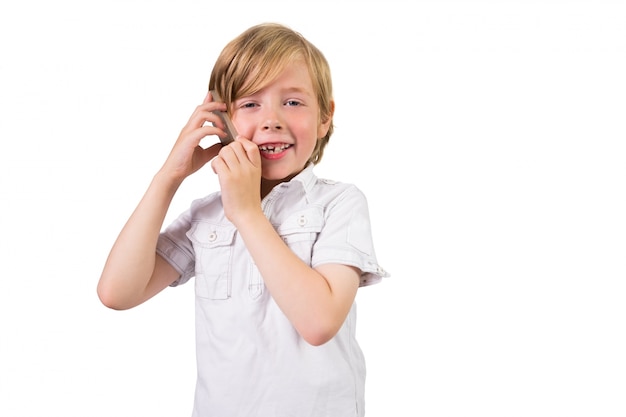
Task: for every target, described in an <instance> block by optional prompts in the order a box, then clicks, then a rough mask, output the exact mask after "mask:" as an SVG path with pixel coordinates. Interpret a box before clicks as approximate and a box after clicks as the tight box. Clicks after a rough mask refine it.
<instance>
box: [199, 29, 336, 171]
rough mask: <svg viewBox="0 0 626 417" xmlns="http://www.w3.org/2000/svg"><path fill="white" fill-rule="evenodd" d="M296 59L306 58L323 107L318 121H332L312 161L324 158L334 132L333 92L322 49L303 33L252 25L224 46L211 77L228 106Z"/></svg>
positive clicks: (210, 85)
mask: <svg viewBox="0 0 626 417" xmlns="http://www.w3.org/2000/svg"><path fill="white" fill-rule="evenodd" d="M296 59H304V62H305V64H306V65H307V67H308V70H309V74H310V75H311V81H312V83H313V89H314V92H315V94H316V95H317V102H318V104H319V108H320V116H319V117H320V118H319V122H320V123H321V122H327V121H328V120H329V119H330V124H329V128H328V132H327V133H326V136H324V137H323V138H319V139H318V141H317V144H316V146H315V149H314V150H313V153H312V155H311V157H310V158H309V161H310V162H313V163H314V164H317V163H318V162H319V161H320V160H321V159H322V154H323V152H324V148H325V147H326V144H327V143H328V140H329V139H330V136H331V134H332V132H333V122H332V115H333V92H332V79H331V75H330V67H329V65H328V62H327V61H326V58H325V57H324V55H323V54H322V52H321V51H320V50H319V49H317V48H316V47H315V46H314V45H313V44H312V43H311V42H309V41H308V40H307V39H305V38H304V37H303V36H302V35H301V34H300V33H298V32H295V31H294V30H292V29H290V28H288V27H286V26H283V25H280V24H277V23H263V24H260V25H256V26H252V27H251V28H249V29H247V30H246V31H245V32H243V33H242V34H241V35H239V36H238V37H236V38H235V39H233V40H232V41H230V42H229V43H228V44H227V45H226V46H225V47H224V49H223V50H222V52H221V53H220V55H219V57H218V58H217V61H216V62H215V66H214V67H213V71H212V72H211V79H210V81H209V90H213V89H215V90H217V92H218V94H220V96H221V97H222V100H223V101H224V103H226V105H227V106H228V108H229V109H230V108H231V105H232V103H233V102H234V101H235V100H237V99H238V98H239V97H245V96H248V95H251V94H254V93H256V92H257V91H259V90H261V89H263V88H264V87H266V86H267V85H268V84H270V83H271V82H272V81H274V79H276V77H277V76H278V75H279V74H280V73H281V72H282V71H283V69H284V68H285V67H286V66H287V65H289V64H290V63H292V62H293V61H294V60H296Z"/></svg>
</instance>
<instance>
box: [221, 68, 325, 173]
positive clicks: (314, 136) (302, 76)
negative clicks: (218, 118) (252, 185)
mask: <svg viewBox="0 0 626 417" xmlns="http://www.w3.org/2000/svg"><path fill="white" fill-rule="evenodd" d="M320 120H321V118H320V114H319V105H318V102H317V96H316V94H315V91H314V90H313V84H312V81H311V77H310V75H309V71H308V69H307V66H306V64H305V63H304V62H303V61H300V60H296V61H294V62H293V63H291V64H289V65H288V66H287V67H285V69H284V70H283V72H282V73H280V75H279V76H278V77H277V78H276V79H275V80H274V81H273V82H272V83H271V84H268V85H267V86H266V87H264V88H263V89H262V90H260V91H258V92H256V93H255V94H253V95H250V96H247V97H241V98H238V99H237V100H236V101H235V102H234V103H233V111H232V121H233V123H234V125H235V127H236V128H237V131H238V132H239V134H240V135H242V136H245V137H247V138H249V139H250V140H251V141H252V142H254V143H255V144H257V145H258V146H259V150H260V152H261V159H262V164H263V165H262V174H261V175H262V177H263V179H264V181H270V182H276V183H278V182H282V181H285V180H288V179H290V178H291V177H293V176H294V175H296V174H298V173H299V172H300V171H302V169H304V167H305V166H306V163H307V161H308V160H309V158H310V157H311V154H312V153H313V150H314V149H315V144H316V142H317V140H318V138H321V137H323V136H324V135H326V133H327V131H328V128H329V125H330V119H329V120H325V121H324V123H322V122H320Z"/></svg>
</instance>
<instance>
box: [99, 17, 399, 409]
mask: <svg viewBox="0 0 626 417" xmlns="http://www.w3.org/2000/svg"><path fill="white" fill-rule="evenodd" d="M209 90H216V91H217V92H218V93H219V95H220V96H221V97H222V98H223V99H224V103H221V102H217V101H215V100H214V98H213V96H212V94H211V93H209V94H207V96H206V98H205V100H204V102H203V103H202V104H201V105H200V106H198V107H197V108H196V110H195V112H194V113H193V114H192V115H191V117H190V119H189V121H188V123H187V125H186V126H185V127H184V128H183V129H182V131H181V133H180V136H179V137H178V139H177V141H176V143H175V144H174V147H173V149H172V151H171V152H170V155H169V156H168V158H167V159H166V161H165V163H164V164H163V166H162V167H161V169H160V170H159V171H158V172H157V173H156V175H155V176H154V178H153V180H152V182H151V184H150V186H149V187H148V190H147V191H146V193H145V195H144V197H143V198H142V200H141V201H140V203H139V205H138V206H137V208H136V209H135V211H134V212H133V214H132V215H131V217H130V219H129V220H128V222H127V223H126V225H125V226H124V228H123V229H122V231H121V233H120V235H119V237H118V239H117V240H116V242H115V244H114V245H113V248H112V250H111V253H110V255H109V257H108V259H107V262H106V264H105V267H104V270H103V272H102V276H101V278H100V281H99V284H98V295H99V297H100V299H101V300H102V302H103V303H104V304H105V305H106V306H108V307H110V308H114V309H128V308H132V307H134V306H136V305H138V304H141V303H143V302H144V301H146V300H148V299H149V298H151V297H152V296H154V295H156V294H157V293H158V292H160V291H161V290H163V289H164V288H166V287H168V286H176V285H180V284H183V283H185V282H187V281H188V280H189V279H190V278H191V277H195V292H196V340H197V341H196V350H197V365H198V379H197V384H196V394H195V401H194V410H193V416H197V417H200V416H224V417H230V416H246V417H249V416H290V417H293V416H333V417H342V416H362V415H364V408H363V405H364V404H363V401H364V400H363V397H364V395H363V394H364V393H363V391H364V383H365V362H364V358H363V355H362V353H361V350H360V348H359V346H358V343H357V342H356V339H355V320H356V308H355V305H354V299H355V296H356V292H357V289H358V287H359V286H364V285H369V284H373V283H376V282H378V281H380V279H381V278H382V277H384V276H387V273H386V272H385V271H384V270H383V269H382V268H380V267H379V266H378V263H377V261H376V256H375V253H374V249H373V244H372V238H371V232H370V223H369V214H368V209H367V202H366V199H365V197H364V196H363V194H362V193H361V192H360V191H359V190H358V189H357V188H356V187H355V186H353V185H350V184H342V183H335V182H330V181H325V180H320V179H318V178H316V177H315V175H314V174H313V165H314V164H316V163H318V162H319V161H320V159H321V157H322V153H323V150H324V147H325V146H326V144H327V143H328V140H329V138H330V135H331V133H332V130H333V124H332V117H333V112H334V102H333V99H332V84H331V77H330V70H329V67H328V63H327V62H326V60H325V58H324V56H323V55H322V53H321V52H320V51H319V50H318V49H317V48H316V47H315V46H313V45H312V44H311V43H310V42H308V41H307V40H306V39H304V38H303V37H302V36H301V35H300V34H298V33H296V32H294V31H292V30H291V29H289V28H286V27H284V26H282V25H277V24H262V25H258V26H254V27H252V28H250V29H248V30H246V31H245V32H244V33H242V34H241V35H240V36H238V37H237V38H235V39H234V40H233V41H231V42H230V43H229V44H228V45H226V47H225V48H224V50H223V51H222V53H221V54H220V56H219V57H218V59H217V62H216V64H215V67H214V68H213V71H212V74H211V79H210V82H209ZM226 110H228V113H229V114H230V116H231V118H232V122H233V124H234V125H235V127H236V129H237V131H238V132H239V136H238V137H237V139H236V140H235V141H234V142H232V143H230V144H228V145H227V146H223V145H221V144H215V145H213V146H210V147H208V148H206V149H203V148H202V147H200V146H199V142H200V140H201V139H203V138H204V137H206V136H208V135H218V136H221V137H223V136H225V132H224V130H223V128H224V126H223V123H222V121H221V120H220V119H219V118H218V116H216V115H215V113H214V112H215V111H226ZM209 161H210V162H211V167H212V169H213V171H214V172H215V173H216V174H217V176H218V178H219V184H220V192H216V193H213V194H210V195H209V196H207V197H205V198H202V199H199V200H196V201H194V202H193V203H192V205H191V207H190V208H189V209H188V210H187V211H186V212H185V213H183V214H182V215H181V216H180V217H179V218H178V219H177V220H175V221H174V222H173V223H172V224H171V225H169V226H168V227H167V228H166V229H165V230H164V231H163V232H161V228H162V225H163V221H164V218H165V215H166V213H167V210H168V207H169V205H170V203H171V201H172V198H173V196H174V194H175V192H176V190H177V188H178V187H179V186H180V184H181V183H182V181H183V180H184V179H185V178H186V177H187V176H189V175H190V174H192V173H194V172H195V171H197V170H198V169H200V168H201V167H202V166H204V165H205V164H207V163H208V162H209Z"/></svg>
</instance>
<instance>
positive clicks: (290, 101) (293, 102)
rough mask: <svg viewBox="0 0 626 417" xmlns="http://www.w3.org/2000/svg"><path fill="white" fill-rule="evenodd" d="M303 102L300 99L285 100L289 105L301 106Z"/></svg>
mask: <svg viewBox="0 0 626 417" xmlns="http://www.w3.org/2000/svg"><path fill="white" fill-rule="evenodd" d="M301 104H302V103H301V102H299V101H298V100H287V101H286V102H285V105H287V106H299V105H301Z"/></svg>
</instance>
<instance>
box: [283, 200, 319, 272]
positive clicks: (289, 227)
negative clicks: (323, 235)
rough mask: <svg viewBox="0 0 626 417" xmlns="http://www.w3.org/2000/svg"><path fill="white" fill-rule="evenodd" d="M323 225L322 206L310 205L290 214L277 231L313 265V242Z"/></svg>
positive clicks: (296, 251)
mask: <svg viewBox="0 0 626 417" xmlns="http://www.w3.org/2000/svg"><path fill="white" fill-rule="evenodd" d="M323 226H324V213H323V210H322V208H321V207H309V208H306V209H304V210H300V211H297V212H295V213H293V214H292V215H290V216H289V217H288V218H287V219H286V220H285V221H284V222H283V223H282V224H281V225H280V226H278V228H277V229H276V231H277V232H278V234H279V235H280V237H281V238H282V239H283V241H285V243H286V244H287V246H289V248H290V249H291V250H292V251H293V252H294V253H295V254H296V255H298V257H299V258H300V259H302V260H303V261H304V262H305V263H306V264H307V265H311V255H312V253H313V244H314V243H315V240H316V239H317V235H318V234H319V232H320V231H321V230H322V227H323Z"/></svg>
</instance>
